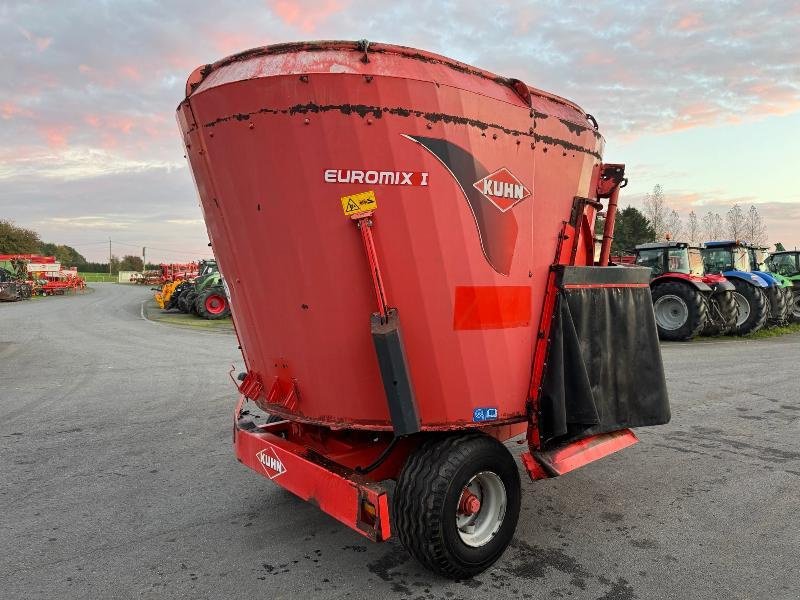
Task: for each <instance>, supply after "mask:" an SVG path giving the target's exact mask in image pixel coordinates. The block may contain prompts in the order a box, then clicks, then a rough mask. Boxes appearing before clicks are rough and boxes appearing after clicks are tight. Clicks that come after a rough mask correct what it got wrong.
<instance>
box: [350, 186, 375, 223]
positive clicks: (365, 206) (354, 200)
mask: <svg viewBox="0 0 800 600" xmlns="http://www.w3.org/2000/svg"><path fill="white" fill-rule="evenodd" d="M376 208H378V201H377V200H376V199H375V192H373V191H372V190H370V191H368V192H361V193H360V194H352V195H350V196H342V211H343V212H344V214H345V216H348V217H349V216H350V215H355V214H358V213H362V212H369V211H372V210H375V209H376Z"/></svg>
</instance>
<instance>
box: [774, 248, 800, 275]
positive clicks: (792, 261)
mask: <svg viewBox="0 0 800 600" xmlns="http://www.w3.org/2000/svg"><path fill="white" fill-rule="evenodd" d="M766 264H767V266H768V267H769V270H770V271H772V272H773V273H778V274H779V275H783V276H784V277H789V278H798V279H800V250H781V251H779V252H773V253H772V254H770V255H769V257H768V258H767V259H766Z"/></svg>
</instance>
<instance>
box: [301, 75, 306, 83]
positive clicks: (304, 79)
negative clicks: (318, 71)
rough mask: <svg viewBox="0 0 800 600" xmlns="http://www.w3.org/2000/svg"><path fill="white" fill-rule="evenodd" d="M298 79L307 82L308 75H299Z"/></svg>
mask: <svg viewBox="0 0 800 600" xmlns="http://www.w3.org/2000/svg"><path fill="white" fill-rule="evenodd" d="M300 81H302V82H303V83H308V75H300Z"/></svg>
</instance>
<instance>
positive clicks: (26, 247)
mask: <svg viewBox="0 0 800 600" xmlns="http://www.w3.org/2000/svg"><path fill="white" fill-rule="evenodd" d="M41 245H42V240H40V239H39V234H38V233H36V232H35V231H32V230H31V229H25V228H23V227H17V226H16V225H14V223H13V221H9V220H6V219H0V254H37V253H38V252H39V247H40V246H41Z"/></svg>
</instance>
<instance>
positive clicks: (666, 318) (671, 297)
mask: <svg viewBox="0 0 800 600" xmlns="http://www.w3.org/2000/svg"><path fill="white" fill-rule="evenodd" d="M653 311H654V312H655V315H656V323H658V326H659V327H661V328H662V329H666V330H668V331H674V330H676V329H680V328H681V327H683V325H684V323H686V321H687V320H688V319H689V307H688V306H686V302H684V301H683V298H681V297H680V296H676V295H675V294H665V295H663V296H661V297H660V298H659V299H658V300H656V303H655V305H654V306H653Z"/></svg>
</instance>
